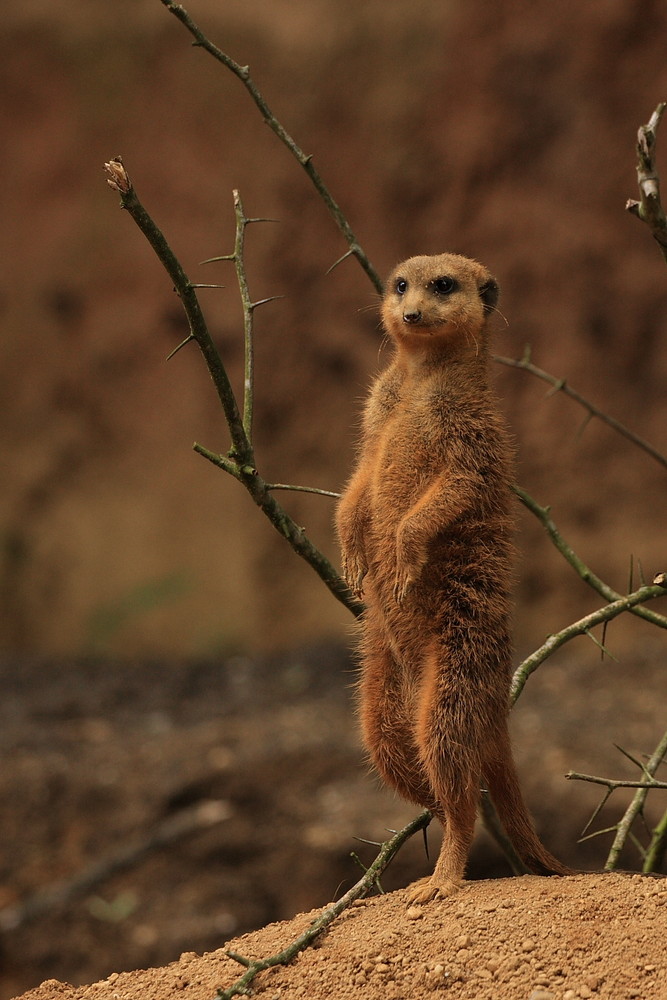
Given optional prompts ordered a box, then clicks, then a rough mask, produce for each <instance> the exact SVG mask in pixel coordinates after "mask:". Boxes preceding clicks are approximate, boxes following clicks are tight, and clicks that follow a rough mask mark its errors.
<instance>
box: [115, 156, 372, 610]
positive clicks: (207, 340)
mask: <svg viewBox="0 0 667 1000" xmlns="http://www.w3.org/2000/svg"><path fill="white" fill-rule="evenodd" d="M105 166H106V169H107V173H108V183H109V184H110V186H111V187H112V188H113V189H114V190H115V191H117V192H118V193H119V194H120V199H121V206H122V207H123V208H124V209H126V210H127V211H128V212H129V214H130V215H131V216H132V218H133V219H134V221H135V222H136V223H137V225H138V226H139V228H140V229H141V231H142V232H143V233H144V235H145V236H146V238H147V240H148V241H149V243H150V244H151V246H152V247H153V249H154V251H155V253H156V255H157V257H158V259H159V260H160V262H161V263H162V265H163V266H164V268H165V269H166V270H167V272H168V274H169V276H170V278H171V279H172V281H173V282H174V286H175V289H176V292H177V294H178V295H179V297H180V299H181V302H182V303H183V308H184V309H185V314H186V316H187V319H188V324H189V328H190V334H189V336H188V337H186V339H185V340H184V341H183V344H186V343H187V342H188V341H190V340H195V341H196V342H197V345H198V347H199V349H200V350H201V352H202V355H203V357H204V360H205V362H206V365H207V367H208V370H209V373H210V375H211V377H212V379H213V382H214V384H215V386H216V389H217V390H218V396H219V398H220V401H221V403H222V406H223V410H224V413H225V417H226V419H227V424H228V426H229V431H230V434H231V437H232V448H231V450H230V451H229V452H228V453H227V454H226V455H218V454H215V453H214V452H211V451H209V450H208V449H207V448H204V447H203V446H201V445H199V444H195V445H194V449H195V451H197V452H198V453H199V454H200V455H203V456H204V457H205V458H208V459H209V461H211V462H213V463H214V464H215V465H217V466H218V467H219V468H221V469H224V470H225V472H228V473H229V474H230V475H231V476H233V477H234V478H235V479H237V480H238V481H239V482H240V483H241V484H242V485H243V486H245V488H246V489H247V491H248V493H249V494H250V496H251V497H252V499H253V500H254V502H255V503H256V504H257V506H258V507H259V508H260V509H261V510H262V511H263V512H264V514H266V516H267V517H268V518H269V520H270V521H271V523H272V524H273V526H274V527H275V528H276V530H277V531H278V532H280V534H281V535H283V536H284V537H285V538H287V540H288V541H289V543H290V545H291V546H292V548H293V549H294V551H295V552H296V553H297V554H298V555H300V556H301V557H302V558H303V559H305V561H306V562H307V563H308V564H309V565H310V566H312V568H313V569H314V570H315V572H316V573H317V574H318V576H319V577H320V578H321V579H322V581H323V582H324V584H325V585H326V586H327V587H328V589H329V590H330V591H331V593H332V594H333V595H334V597H336V598H337V600H339V601H340V602H341V603H342V604H344V605H345V607H347V608H348V609H349V610H350V611H351V612H352V614H354V615H355V616H357V617H358V616H359V615H360V614H361V613H362V611H363V605H362V604H361V602H360V601H358V600H357V599H356V598H355V597H354V595H353V594H352V592H351V591H350V589H349V587H348V586H347V584H346V583H345V581H344V580H343V578H342V577H341V576H340V575H339V574H338V573H337V572H336V570H335V569H334V567H333V566H332V565H331V563H330V562H329V560H328V559H327V558H326V557H325V556H324V555H323V554H322V553H321V552H320V551H319V549H317V548H316V547H315V546H314V545H313V543H312V542H311V541H310V539H309V538H308V536H307V535H306V533H305V531H304V530H303V528H301V527H300V526H299V525H298V524H297V523H296V522H295V521H294V520H293V519H292V518H291V517H290V516H289V514H288V513H287V511H285V510H284V509H283V508H282V507H281V506H280V504H279V503H278V502H277V500H275V498H274V497H273V496H271V493H270V491H269V490H268V488H267V485H266V483H265V482H264V480H263V479H262V477H261V476H260V475H259V473H258V472H257V469H256V468H255V458H254V453H253V448H252V443H251V441H250V439H249V437H248V434H247V433H246V430H245V428H244V425H243V419H242V417H241V414H240V412H239V408H238V405H237V403H236V398H235V396H234V392H233V390H232V387H231V383H230V381H229V377H228V375H227V372H226V370H225V367H224V365H223V363H222V360H221V358H220V355H219V354H218V352H217V349H216V347H215V345H214V343H213V340H212V338H211V336H210V334H209V332H208V328H207V326H206V321H205V319H204V316H203V313H202V311H201V307H200V305H199V301H198V299H197V295H196V292H195V290H194V286H193V284H192V282H191V281H190V279H189V278H188V276H187V274H186V273H185V271H184V270H183V268H182V267H181V264H180V263H179V261H178V260H177V258H176V257H175V255H174V253H173V251H172V249H171V247H170V246H169V244H168V243H167V241H166V239H165V238H164V235H163V234H162V232H161V231H160V229H159V228H158V227H157V226H156V224H155V222H154V221H153V220H152V218H151V217H150V215H149V214H148V212H147V211H146V209H145V208H144V207H143V205H142V204H141V202H140V201H139V198H138V197H137V194H136V192H135V190H134V188H133V187H132V184H131V183H130V179H129V177H128V174H127V171H126V170H125V167H124V166H123V164H122V161H121V160H120V158H119V157H117V158H116V159H114V160H111V161H110V162H109V163H107V164H105ZM256 304H257V303H255V305H256ZM183 344H181V345H179V347H180V346H183ZM172 354H173V352H172ZM250 393H252V389H251V390H250ZM247 398H248V394H247V392H246V399H247ZM250 412H251V410H250Z"/></svg>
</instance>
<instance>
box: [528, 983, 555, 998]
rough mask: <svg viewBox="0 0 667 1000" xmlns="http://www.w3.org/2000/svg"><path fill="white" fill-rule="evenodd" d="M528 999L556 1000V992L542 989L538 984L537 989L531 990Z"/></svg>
mask: <svg viewBox="0 0 667 1000" xmlns="http://www.w3.org/2000/svg"><path fill="white" fill-rule="evenodd" d="M528 1000H556V994H555V993H552V992H551V990H543V989H542V987H541V986H540V987H539V989H536V990H533V992H532V993H531V994H530V996H529V997H528Z"/></svg>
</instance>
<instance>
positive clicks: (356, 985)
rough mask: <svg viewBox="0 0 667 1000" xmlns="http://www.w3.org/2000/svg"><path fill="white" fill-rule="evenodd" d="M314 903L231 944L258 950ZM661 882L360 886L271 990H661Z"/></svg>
mask: <svg viewBox="0 0 667 1000" xmlns="http://www.w3.org/2000/svg"><path fill="white" fill-rule="evenodd" d="M317 912H318V911H313V912H312V913H308V914H300V915H299V916H297V917H295V918H294V919H293V920H290V921H285V922H283V923H276V924H271V925H269V926H268V927H265V928H263V929H262V930H259V931H256V932H254V933H252V934H246V935H244V936H243V937H241V938H238V939H236V940H235V941H232V942H229V943H228V945H227V947H228V948H229V949H231V950H233V951H236V952H238V953H239V954H241V955H243V956H245V957H250V958H265V957H268V956H269V955H272V954H275V953H276V952H278V951H280V950H282V948H284V947H285V946H286V945H287V944H289V942H290V941H291V940H293V939H294V938H295V937H297V935H298V934H300V933H301V932H302V931H303V930H304V929H305V928H306V927H307V925H308V924H309V922H310V921H311V920H312V919H313V918H314V916H316V915H317ZM666 934H667V882H666V881H665V879H663V878H648V877H643V876H641V875H621V874H613V875H611V874H609V875H577V876H573V877H570V878H563V879H543V878H538V877H536V876H525V877H523V878H513V879H496V880H493V881H486V882H474V883H469V884H468V885H467V886H466V887H465V888H464V890H463V891H462V892H461V893H459V894H458V895H457V896H455V897H454V898H453V899H451V900H446V901H440V902H434V903H430V904H428V905H427V906H424V907H421V908H416V907H413V908H406V900H405V893H404V892H394V893H389V894H387V895H385V896H380V897H374V898H372V899H368V900H361V901H359V902H358V903H357V904H355V905H354V906H353V907H352V908H351V909H349V910H347V911H346V912H345V913H343V914H342V916H341V917H339V919H338V920H337V921H336V922H335V923H334V924H333V925H332V926H331V927H330V928H329V930H328V931H326V932H325V933H324V934H323V935H322V936H321V937H320V938H319V939H318V941H317V942H316V944H315V946H314V947H312V948H310V949H309V950H307V951H305V952H303V953H302V954H300V955H299V956H298V957H297V958H296V960H295V961H294V962H292V964H291V965H289V966H287V967H276V968H274V969H271V970H269V971H266V972H263V973H261V974H260V975H259V977H258V978H256V979H255V981H254V988H255V992H256V993H257V994H258V995H259V996H265V997H267V1000H268V998H270V1000H283V998H285V1000H287V998H292V997H307V998H308V1000H331V998H334V997H335V998H345V997H354V998H363V1000H385V998H390V1000H404V998H405V1000H407V998H414V997H421V996H429V995H431V994H436V995H437V994H439V993H446V994H447V995H448V996H451V997H456V998H460V1000H473V998H474V1000H486V998H488V1000H519V998H520V1000H524V998H525V1000H575V998H586V997H613V998H614V1000H631V998H632V1000H649V998H651V1000H659V998H665V997H667V955H666V954H665V948H664V941H665V936H666ZM242 972H243V970H242V968H241V966H240V965H238V964H236V963H235V962H233V961H232V960H230V959H229V958H227V956H226V955H225V952H224V951H223V950H220V951H215V952H212V953H210V954H207V955H204V956H202V957H200V956H198V955H195V954H193V953H187V954H184V955H182V956H181V958H180V961H178V962H174V963H173V964H172V965H169V966H167V967H166V968H164V969H148V970H146V971H140V972H126V973H122V974H113V975H111V976H109V978H108V979H106V980H104V981H103V982H100V983H96V984H95V985H93V986H83V987H78V988H75V987H73V986H69V985H66V984H63V983H59V982H56V981H55V980H49V981H48V982H46V983H43V984H42V985H41V986H40V987H38V988H37V989H35V990H31V991H30V992H29V993H26V994H25V996H24V998H23V1000H151V998H153V997H155V998H158V997H159V998H160V1000H168V998H169V997H171V996H174V997H175V996H178V997H179V998H180V1000H211V998H212V997H214V996H215V994H216V990H218V989H219V988H226V987H228V986H230V985H231V984H232V983H233V982H234V981H235V980H236V979H237V978H238V977H239V975H240V974H241V973H242Z"/></svg>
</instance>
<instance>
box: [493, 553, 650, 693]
mask: <svg viewBox="0 0 667 1000" xmlns="http://www.w3.org/2000/svg"><path fill="white" fill-rule="evenodd" d="M655 580H656V581H658V580H660V581H661V582H660V583H658V582H654V583H653V584H651V585H649V586H644V587H640V588H639V590H636V591H635V592H634V593H632V594H628V595H627V596H626V597H621V598H619V599H618V600H616V601H612V602H611V603H610V604H605V606H604V607H602V608H598V610H597V611H593V612H591V614H589V615H586V616H585V617H584V618H580V619H579V621H576V622H573V623H572V624H571V625H568V626H567V627H566V628H564V629H561V631H560V632H556V633H555V634H554V635H550V636H549V637H548V638H547V640H546V641H545V642H544V643H543V644H542V645H541V646H540V647H539V648H538V649H536V650H535V651H534V652H533V653H531V655H530V656H528V657H526V659H525V660H524V661H523V663H521V664H520V665H519V666H518V667H517V669H516V670H515V672H514V676H513V678H512V685H511V689H510V704H512V705H513V704H514V703H515V701H516V700H517V698H518V697H519V695H520V694H521V692H522V690H523V687H524V685H525V683H526V681H527V680H528V677H529V676H530V675H531V674H532V673H533V671H534V670H537V668H538V667H539V666H540V664H541V663H543V662H544V661H545V660H546V659H547V658H548V657H549V656H551V655H552V653H554V652H555V651H556V650H557V649H559V648H560V647H561V646H563V645H564V644H565V643H566V642H569V641H570V640H571V639H574V638H575V637H576V636H578V635H584V634H585V633H586V632H588V631H589V630H590V629H592V628H594V627H595V626H596V625H600V624H602V622H606V621H611V620H612V618H616V617H617V616H618V615H621V614H623V612H624V611H630V610H631V608H634V607H635V606H636V605H638V604H643V603H644V602H646V601H651V600H653V599H654V598H656V597H663V596H664V595H665V593H667V586H666V585H665V584H666V581H665V574H664V573H660V574H658V576H657V577H656V578H655Z"/></svg>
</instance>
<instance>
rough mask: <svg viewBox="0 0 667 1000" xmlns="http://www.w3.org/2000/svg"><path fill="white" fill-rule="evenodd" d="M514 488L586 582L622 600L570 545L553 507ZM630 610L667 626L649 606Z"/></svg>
mask: <svg viewBox="0 0 667 1000" xmlns="http://www.w3.org/2000/svg"><path fill="white" fill-rule="evenodd" d="M512 489H513V491H514V493H515V494H516V495H517V496H518V498H519V500H520V501H521V503H522V504H523V505H524V506H525V507H526V508H527V509H528V510H529V511H530V512H531V513H532V514H534V515H535V517H536V518H537V519H538V520H539V521H540V522H541V524H542V525H543V527H544V529H545V530H546V532H547V534H548V536H549V538H550V539H551V542H552V543H553V545H554V546H555V548H556V549H558V551H559V552H560V553H561V555H562V556H563V557H564V558H565V559H566V560H567V562H569V564H570V566H572V568H573V569H574V570H575V571H576V572H577V574H578V575H579V576H580V577H581V579H582V580H583V581H584V583H587V584H588V585H589V586H590V587H592V588H593V590H595V591H597V593H598V594H600V596H601V597H604V598H605V599H606V600H607V601H619V600H622V598H623V595H622V594H619V593H617V592H616V591H615V590H614V589H613V588H612V587H610V586H609V585H608V584H606V583H605V582H604V581H603V580H601V579H600V577H599V576H596V575H595V573H594V572H593V570H592V569H590V567H589V566H587V565H586V563H585V562H584V561H583V559H581V558H580V557H579V556H578V555H577V553H576V552H575V551H574V549H572V548H571V547H570V546H569V545H568V543H567V542H566V541H565V539H564V538H563V536H562V535H561V533H560V532H559V530H558V528H557V527H556V525H555V524H554V522H553V521H552V519H551V516H550V514H551V508H550V507H541V506H540V504H538V503H537V501H536V500H534V499H533V497H531V496H530V494H529V493H527V492H526V491H525V490H524V489H522V488H521V487H520V486H516V485H515V486H513V487H512ZM629 610H630V612H631V613H632V614H634V615H638V616H639V617H640V618H644V619H645V620H646V621H649V622H651V623H652V624H653V625H658V626H659V627H660V628H667V618H666V617H665V616H664V615H660V614H658V613H657V612H655V611H650V610H649V609H648V608H644V607H641V606H640V605H637V606H635V607H633V608H630V609H629Z"/></svg>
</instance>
